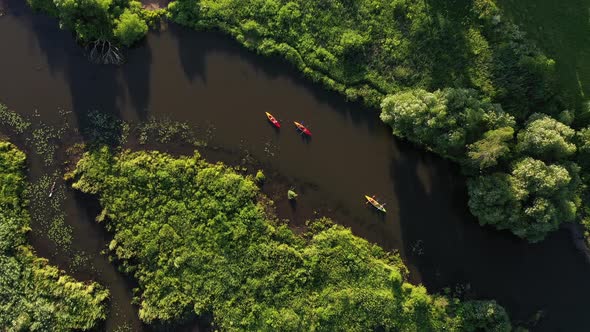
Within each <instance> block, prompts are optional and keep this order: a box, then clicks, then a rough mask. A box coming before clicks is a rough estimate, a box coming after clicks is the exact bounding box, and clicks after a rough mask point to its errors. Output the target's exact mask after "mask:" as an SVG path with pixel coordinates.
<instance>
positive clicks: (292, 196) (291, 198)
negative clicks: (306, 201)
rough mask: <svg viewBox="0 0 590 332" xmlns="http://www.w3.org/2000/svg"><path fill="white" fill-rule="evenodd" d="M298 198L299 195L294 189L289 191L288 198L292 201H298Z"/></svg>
mask: <svg viewBox="0 0 590 332" xmlns="http://www.w3.org/2000/svg"><path fill="white" fill-rule="evenodd" d="M298 196H299V195H297V193H296V192H295V191H294V190H293V189H289V190H287V198H288V199H289V200H290V201H293V200H295V199H297V197H298Z"/></svg>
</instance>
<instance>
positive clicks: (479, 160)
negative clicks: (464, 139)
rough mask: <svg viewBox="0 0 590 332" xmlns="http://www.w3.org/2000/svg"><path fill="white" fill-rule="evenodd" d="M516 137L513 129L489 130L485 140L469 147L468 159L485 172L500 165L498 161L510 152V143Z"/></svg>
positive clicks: (484, 136) (485, 134)
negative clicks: (486, 169)
mask: <svg viewBox="0 0 590 332" xmlns="http://www.w3.org/2000/svg"><path fill="white" fill-rule="evenodd" d="M513 137H514V129H513V128H512V127H502V128H498V129H495V130H489V131H487V132H485V133H484V134H483V138H482V139H480V140H479V141H477V142H475V143H473V144H471V145H469V146H468V148H467V149H468V152H467V157H468V158H469V162H470V164H471V165H474V166H475V167H478V168H479V169H480V170H483V169H485V168H488V167H493V166H496V165H497V164H498V160H499V159H501V158H503V157H505V156H506V155H507V154H508V153H509V152H510V141H511V140H512V138H513Z"/></svg>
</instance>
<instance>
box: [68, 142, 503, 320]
mask: <svg viewBox="0 0 590 332" xmlns="http://www.w3.org/2000/svg"><path fill="white" fill-rule="evenodd" d="M69 176H70V177H71V178H73V179H74V182H73V187H74V188H77V189H79V190H82V191H84V192H87V193H93V194H98V196H99V199H100V203H101V205H102V207H103V208H104V211H103V213H102V214H101V215H102V216H104V217H105V218H101V220H103V222H104V223H106V226H107V228H108V229H110V230H111V231H112V232H113V233H114V238H113V240H112V242H111V244H110V246H109V249H110V251H111V253H112V254H113V255H114V256H115V257H116V259H117V261H118V262H119V264H120V268H121V269H122V270H123V271H126V272H127V273H129V274H131V275H132V276H133V277H135V279H137V282H138V285H139V287H138V293H137V296H138V298H137V300H138V303H139V305H140V311H139V313H140V317H141V319H142V320H143V321H144V322H146V323H152V322H156V321H157V322H163V323H180V322H182V321H185V320H188V319H190V318H192V317H193V316H194V315H200V314H213V317H214V325H215V326H216V327H217V328H219V329H220V330H225V331H271V330H272V331H370V330H376V329H383V330H397V331H435V330H436V331H440V330H452V331H459V330H462V331H474V330H475V329H477V328H478V327H482V326H486V327H487V326H494V327H496V328H497V329H498V330H502V331H508V330H509V329H510V325H509V321H508V318H507V315H506V313H505V312H504V311H503V310H501V309H500V308H497V306H495V304H494V303H493V302H492V303H489V304H488V305H489V306H490V308H496V309H493V310H495V311H493V310H491V309H490V310H487V311H485V312H484V313H481V312H482V311H481V310H480V311H477V310H476V309H473V308H472V307H479V305H478V304H472V305H471V306H465V305H464V304H462V303H460V302H458V301H456V300H449V299H447V298H444V297H439V296H433V295H429V294H427V292H426V290H425V288H424V287H422V286H414V285H411V284H409V283H408V282H407V281H406V274H407V270H406V268H405V266H404V265H403V263H402V262H401V260H400V258H399V257H398V256H397V255H393V254H389V253H386V252H385V251H383V250H382V249H381V248H379V247H377V246H375V245H372V244H370V243H368V242H367V241H365V240H363V239H361V238H358V237H356V236H354V235H353V234H352V233H351V232H350V230H348V229H345V228H343V227H341V226H338V225H335V224H333V223H331V222H330V221H329V220H319V221H317V222H313V223H311V224H310V225H312V226H310V228H311V229H313V231H312V232H310V233H309V234H307V235H306V236H299V235H296V234H295V233H293V232H292V231H291V230H290V229H289V228H288V227H287V226H286V225H284V224H278V223H276V222H275V221H272V220H268V219H266V218H267V217H266V214H265V212H264V210H265V209H264V206H263V204H264V203H260V202H259V203H257V202H256V201H255V198H256V197H257V196H258V195H259V191H258V187H257V186H256V185H255V183H254V181H253V180H252V179H251V178H250V177H243V176H241V175H238V174H237V173H235V172H234V171H233V170H232V169H231V168H229V167H226V166H224V165H222V164H215V165H212V164H209V163H206V162H205V161H203V160H201V158H200V156H199V154H198V153H195V154H194V155H193V156H185V157H179V158H173V157H171V156H169V155H167V154H162V153H159V152H154V151H147V152H146V151H143V152H133V153H132V152H129V151H125V152H123V153H121V154H117V155H113V154H111V153H110V152H109V150H108V149H107V148H101V149H99V150H94V151H93V152H88V153H86V154H85V155H84V156H83V158H82V159H81V160H80V161H79V163H78V165H77V167H76V169H75V170H74V172H73V173H72V174H70V175H69ZM485 303H488V302H485ZM482 306H483V305H482Z"/></svg>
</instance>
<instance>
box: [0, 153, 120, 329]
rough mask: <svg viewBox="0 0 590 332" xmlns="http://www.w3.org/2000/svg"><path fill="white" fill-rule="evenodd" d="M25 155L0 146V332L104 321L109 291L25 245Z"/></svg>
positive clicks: (87, 325)
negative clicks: (75, 276) (78, 277)
mask: <svg viewBox="0 0 590 332" xmlns="http://www.w3.org/2000/svg"><path fill="white" fill-rule="evenodd" d="M24 167H25V155H24V154H23V153H22V152H20V151H19V150H18V149H17V148H16V147H15V146H14V145H12V144H10V143H8V142H0V271H2V276H1V277H0V330H2V331H69V330H89V329H92V328H94V327H96V326H97V324H98V323H99V322H100V321H101V320H104V319H105V318H106V307H105V301H106V299H107V298H108V295H109V293H108V291H107V290H106V289H104V288H103V287H101V286H100V285H99V284H97V283H94V282H90V283H82V282H79V281H76V280H74V279H73V278H72V277H70V276H68V275H65V274H64V273H63V272H62V271H59V270H58V269H57V268H56V267H54V266H51V265H48V263H47V260H46V259H43V258H40V257H37V256H36V255H35V253H34V251H33V248H32V247H31V246H30V245H28V244H27V240H26V236H25V235H26V232H27V231H28V230H29V215H28V212H27V209H26V206H27V202H26V201H25V199H24V193H23V191H24V189H25V175H24Z"/></svg>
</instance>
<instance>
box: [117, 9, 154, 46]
mask: <svg viewBox="0 0 590 332" xmlns="http://www.w3.org/2000/svg"><path fill="white" fill-rule="evenodd" d="M147 31H148V26H147V24H146V22H145V21H144V20H143V19H141V18H140V17H139V15H137V14H136V13H133V12H131V11H130V10H129V9H125V11H124V12H123V14H121V16H119V18H118V19H117V25H116V27H115V30H114V31H113V33H114V34H115V37H116V38H117V39H118V40H119V41H120V42H121V43H122V44H123V45H125V46H131V45H132V44H133V43H135V42H136V41H138V40H139V39H141V38H143V36H145V34H146V33H147Z"/></svg>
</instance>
